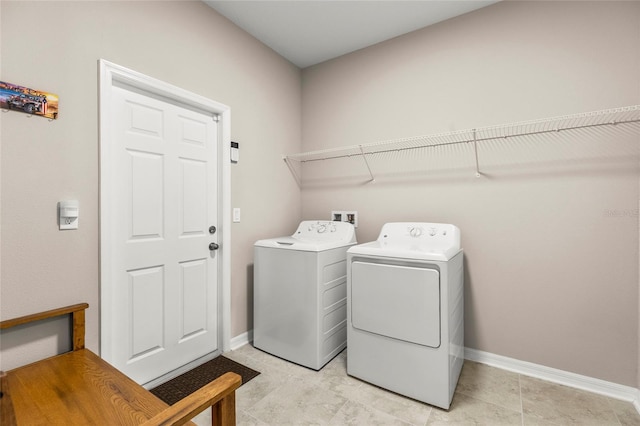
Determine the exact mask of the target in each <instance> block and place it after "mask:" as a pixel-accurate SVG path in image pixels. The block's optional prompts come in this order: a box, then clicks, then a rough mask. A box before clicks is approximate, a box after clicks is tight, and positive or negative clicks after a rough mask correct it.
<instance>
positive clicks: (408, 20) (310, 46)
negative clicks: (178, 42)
mask: <svg viewBox="0 0 640 426" xmlns="http://www.w3.org/2000/svg"><path fill="white" fill-rule="evenodd" d="M497 1H498V0H493V1H491V0H489V1H483V0H443V1H432V0H409V1H405V0H382V1H372V0H324V1H322V0H256V1H251V0H226V1H218V0H204V2H205V3H207V4H208V5H209V6H211V7H212V8H214V9H215V10H217V11H218V12H219V13H220V14H222V15H223V16H225V17H227V18H228V19H229V20H231V21H233V22H234V23H235V24H236V25H238V26H239V27H240V28H242V29H244V30H245V31H247V32H248V33H249V34H251V35H253V36H254V37H256V38H257V39H258V40H260V41H262V42H263V43H264V44H266V45H267V46H269V47H271V48H272V49H273V50H275V51H276V52H278V53H279V54H280V55H282V56H284V57H285V58H287V59H288V60H289V61H291V62H292V63H293V64H295V65H297V66H298V67H300V68H306V67H308V66H311V65H315V64H318V63H320V62H324V61H326V60H329V59H333V58H336V57H338V56H341V55H344V54H347V53H350V52H353V51H355V50H358V49H362V48H364V47H367V46H371V45H373V44H376V43H380V42H382V41H385V40H389V39H391V38H393V37H397V36H399V35H402V34H406V33H408V32H411V31H415V30H417V29H420V28H424V27H426V26H429V25H432V24H435V23H437V22H441V21H444V20H446V19H449V18H453V17H455V16H459V15H462V14H465V13H468V12H471V11H473V10H476V9H480V8H482V7H485V6H488V5H491V4H493V3H497Z"/></svg>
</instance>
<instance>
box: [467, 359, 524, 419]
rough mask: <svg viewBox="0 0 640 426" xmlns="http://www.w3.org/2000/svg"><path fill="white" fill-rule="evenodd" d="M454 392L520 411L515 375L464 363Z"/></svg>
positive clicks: (518, 387) (493, 368)
mask: <svg viewBox="0 0 640 426" xmlns="http://www.w3.org/2000/svg"><path fill="white" fill-rule="evenodd" d="M456 392H459V393H462V394H465V395H467V396H471V397H473V398H476V399H480V400H482V401H485V402H490V403H492V404H496V405H500V406H502V407H506V408H510V409H512V410H516V411H520V410H521V408H522V403H521V402H520V378H519V375H518V374H517V373H512V372H510V371H506V370H501V369H499V368H495V367H490V366H488V365H485V364H479V363H477V362H473V361H465V362H464V366H463V367H462V372H461V373H460V380H459V381H458V387H457V388H456Z"/></svg>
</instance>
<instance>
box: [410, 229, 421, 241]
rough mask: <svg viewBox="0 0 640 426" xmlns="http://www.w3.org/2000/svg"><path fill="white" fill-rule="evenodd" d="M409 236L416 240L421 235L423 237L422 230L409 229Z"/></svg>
mask: <svg viewBox="0 0 640 426" xmlns="http://www.w3.org/2000/svg"><path fill="white" fill-rule="evenodd" d="M409 235H411V236H412V237H414V238H417V237H419V236H420V235H422V229H420V228H415V227H414V228H411V229H409Z"/></svg>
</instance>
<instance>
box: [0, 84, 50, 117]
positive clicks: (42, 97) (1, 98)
mask: <svg viewBox="0 0 640 426" xmlns="http://www.w3.org/2000/svg"><path fill="white" fill-rule="evenodd" d="M0 108H3V109H5V110H13V111H19V112H24V113H26V114H30V115H39V116H41V117H47V118H49V119H51V120H55V119H56V118H58V95H54V94H52V93H47V92H41V91H39V90H34V89H29V88H28V87H22V86H18V85H17V84H11V83H6V82H4V81H0Z"/></svg>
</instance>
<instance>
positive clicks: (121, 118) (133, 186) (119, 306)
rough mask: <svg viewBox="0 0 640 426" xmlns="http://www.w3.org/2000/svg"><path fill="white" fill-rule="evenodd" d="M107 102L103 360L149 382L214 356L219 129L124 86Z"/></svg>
mask: <svg viewBox="0 0 640 426" xmlns="http://www.w3.org/2000/svg"><path fill="white" fill-rule="evenodd" d="M110 99H111V106H110V107H111V111H112V120H110V123H106V125H107V126H108V128H109V133H110V138H109V139H110V141H111V142H110V143H111V144H113V146H111V147H110V149H109V152H110V155H111V156H112V158H111V159H110V160H111V161H110V164H111V167H112V170H111V171H110V175H111V179H112V185H111V198H110V200H111V203H112V205H111V206H103V208H105V207H106V208H107V209H110V214H109V216H110V220H111V229H112V232H113V235H111V236H110V237H109V238H111V241H112V243H111V244H112V250H111V253H110V256H111V259H110V262H109V263H110V269H111V270H110V276H111V281H112V282H110V283H107V285H110V286H111V291H110V293H109V294H110V297H111V300H110V301H109V303H108V306H110V307H111V312H110V313H108V314H110V315H108V317H109V316H110V321H111V323H110V324H109V325H108V326H109V328H110V333H111V334H112V336H111V339H112V343H111V345H110V350H109V353H106V354H103V357H105V359H107V360H108V361H109V362H111V363H112V364H113V365H114V366H115V367H116V368H118V369H119V370H121V371H123V372H124V373H125V374H127V375H128V376H129V377H131V378H133V379H134V380H135V381H137V382H139V383H147V382H149V381H151V380H153V379H156V378H158V377H160V376H162V375H164V374H166V373H168V372H170V371H172V370H175V369H177V368H179V367H181V366H184V365H185V364H188V363H189V362H191V361H194V360H196V359H198V358H200V357H203V356H205V355H207V354H210V353H212V352H216V351H219V336H218V324H217V322H218V312H219V305H218V295H219V290H218V283H217V281H218V279H217V278H218V270H217V268H218V257H219V256H218V252H217V251H216V250H215V248H214V247H215V246H212V247H211V248H210V247H209V245H210V244H211V243H214V244H215V243H217V242H218V235H219V234H218V232H217V227H218V223H217V220H218V218H217V211H218V209H217V204H216V203H217V201H216V200H217V196H218V194H217V182H216V177H217V173H216V164H217V158H216V155H217V146H216V144H217V135H218V128H217V123H216V121H215V117H214V116H213V114H211V113H205V112H202V111H198V110H196V109H194V108H191V107H188V106H186V105H181V104H179V103H176V102H173V101H171V100H168V99H165V98H162V97H160V96H156V95H153V94H151V93H146V92H144V91H141V90H138V89H134V88H132V87H128V86H126V85H114V86H113V87H112V89H111V94H110ZM213 227H216V231H214V228H213ZM103 285H105V283H103ZM103 306H104V305H103Z"/></svg>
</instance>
